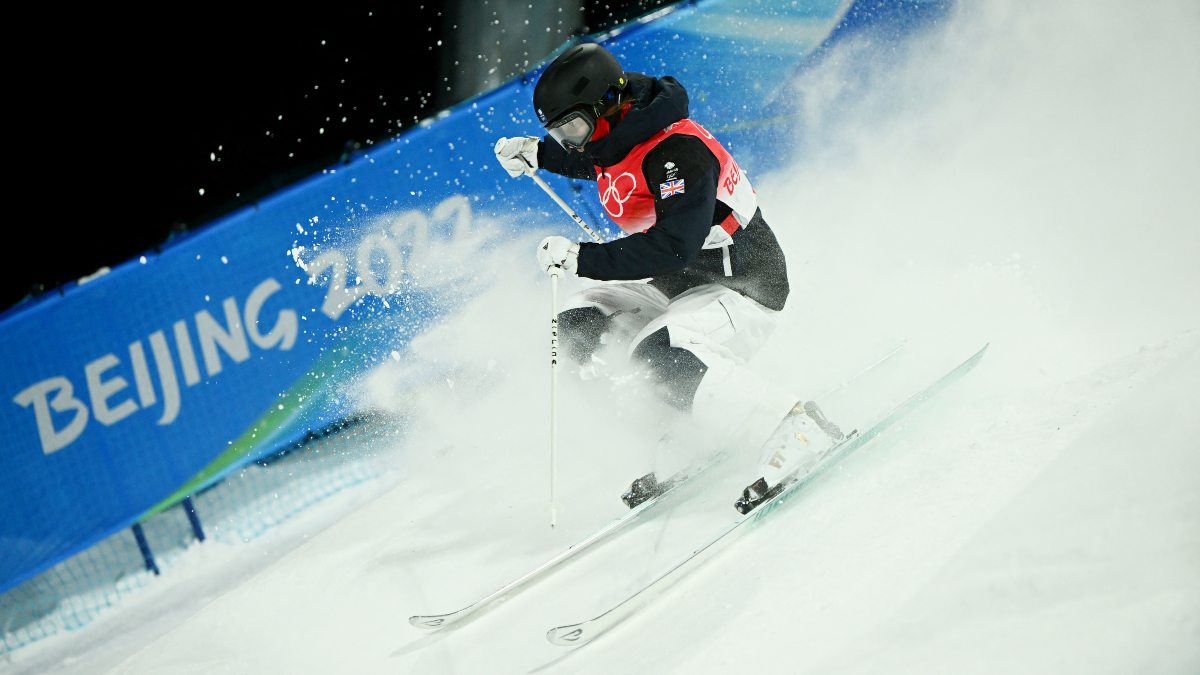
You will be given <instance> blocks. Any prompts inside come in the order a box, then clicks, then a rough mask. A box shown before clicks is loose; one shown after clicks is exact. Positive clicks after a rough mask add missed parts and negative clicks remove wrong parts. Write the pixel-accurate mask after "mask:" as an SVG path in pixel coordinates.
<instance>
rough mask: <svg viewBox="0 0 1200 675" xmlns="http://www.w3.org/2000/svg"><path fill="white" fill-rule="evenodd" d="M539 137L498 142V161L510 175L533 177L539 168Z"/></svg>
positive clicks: (496, 150) (503, 139)
mask: <svg viewBox="0 0 1200 675" xmlns="http://www.w3.org/2000/svg"><path fill="white" fill-rule="evenodd" d="M539 140H541V139H539V138H538V137H537V136H517V137H516V138H501V139H500V140H498V141H496V148H495V152H496V159H498V160H500V166H503V167H504V170H505V171H507V172H508V175H510V176H512V177H513V178H516V177H517V176H520V175H521V174H523V173H524V174H528V175H530V176H532V175H533V171H534V169H536V168H537V165H538V161H537V152H538V141H539Z"/></svg>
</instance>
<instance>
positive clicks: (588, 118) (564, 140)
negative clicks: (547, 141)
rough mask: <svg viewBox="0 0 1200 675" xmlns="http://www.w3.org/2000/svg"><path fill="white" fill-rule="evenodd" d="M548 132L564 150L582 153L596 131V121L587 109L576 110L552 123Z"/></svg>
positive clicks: (547, 128)
mask: <svg viewBox="0 0 1200 675" xmlns="http://www.w3.org/2000/svg"><path fill="white" fill-rule="evenodd" d="M546 131H547V132H548V133H549V134H550V137H551V138H553V139H554V140H556V141H558V144H559V145H561V146H562V147H563V148H564V149H566V150H578V151H581V152H582V151H583V146H585V145H587V142H588V141H589V140H591V138H592V133H593V132H595V131H596V119H595V118H594V117H593V116H592V115H591V114H590V111H588V110H587V109H581V110H576V111H574V112H571V113H567V114H566V115H564V116H562V117H561V118H559V119H558V120H556V121H555V122H553V123H551V124H550V126H548V127H546Z"/></svg>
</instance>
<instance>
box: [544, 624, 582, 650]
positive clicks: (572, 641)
mask: <svg viewBox="0 0 1200 675" xmlns="http://www.w3.org/2000/svg"><path fill="white" fill-rule="evenodd" d="M546 639H547V640H549V641H550V643H551V644H556V645H558V646H560V647H576V646H579V645H582V644H585V643H587V642H588V641H589V640H591V639H592V637H591V635H589V634H588V633H587V632H586V631H584V630H583V628H582V627H581V626H559V627H558V628H551V629H550V630H548V631H546Z"/></svg>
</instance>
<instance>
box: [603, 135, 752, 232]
mask: <svg viewBox="0 0 1200 675" xmlns="http://www.w3.org/2000/svg"><path fill="white" fill-rule="evenodd" d="M673 134H687V135H688V136H695V137H696V138H699V139H700V140H701V141H702V142H703V143H704V145H705V146H707V147H708V149H709V151H710V152H712V153H713V155H714V156H716V158H717V160H718V161H719V162H720V163H721V175H720V178H719V179H718V181H717V199H718V200H720V201H722V202H724V203H725V204H726V205H728V206H729V208H730V209H731V213H730V214H729V217H727V218H726V219H725V220H724V221H722V222H721V223H720V225H719V226H716V225H714V226H713V230H714V231H713V232H712V233H711V234H710V235H709V238H708V242H706V244H705V248H710V247H712V246H720V245H722V244H723V243H727V242H728V240H729V235H732V234H733V233H734V232H735V231H736V230H737V229H738V228H739V227H745V226H746V223H749V222H750V219H751V218H753V217H754V212H755V210H756V209H757V208H758V198H757V196H756V195H755V193H754V187H753V186H751V185H750V180H749V179H748V178H747V177H746V175H745V174H743V173H742V170H741V168H740V167H738V165H737V162H736V161H734V159H733V155H730V154H729V151H728V150H726V149H725V148H724V146H722V145H721V144H720V143H718V142H717V139H715V138H713V135H712V134H710V133H708V130H707V129H705V128H704V127H702V126H700V125H699V124H696V123H695V122H693V121H692V120H688V119H684V120H680V121H678V122H675V123H674V124H672V125H671V126H669V127H667V128H666V129H663V130H662V131H660V132H658V133H656V134H654V135H653V136H651V137H650V138H647V139H646V140H645V141H642V142H641V143H639V144H638V145H637V146H635V147H634V148H633V150H631V151H630V152H629V154H628V155H626V156H625V158H624V159H622V160H621V161H620V162H618V163H617V164H615V165H613V166H610V167H600V166H597V167H596V189H597V190H598V191H599V192H600V203H601V204H603V205H604V210H605V211H607V212H608V215H609V216H610V217H611V218H612V219H613V220H614V221H615V222H616V223H617V225H619V226H620V227H621V229H622V230H624V231H625V232H627V233H629V234H632V233H635V232H644V231H645V230H647V229H649V228H650V227H651V226H653V225H654V223H655V214H654V197H655V195H656V194H657V195H660V196H661V197H669V196H671V195H675V194H680V193H684V192H686V190H687V185H686V184H685V181H684V180H683V179H673V178H672V175H673V174H672V173H671V171H670V165H668V167H667V168H668V173H667V181H666V182H665V183H661V184H659V185H647V184H646V177H645V176H644V175H642V160H643V159H645V157H646V153H648V152H650V151H651V150H653V149H654V147H655V146H657V145H658V144H659V143H661V142H662V140H663V139H665V138H667V137H668V136H671V135H673ZM718 230H719V232H718Z"/></svg>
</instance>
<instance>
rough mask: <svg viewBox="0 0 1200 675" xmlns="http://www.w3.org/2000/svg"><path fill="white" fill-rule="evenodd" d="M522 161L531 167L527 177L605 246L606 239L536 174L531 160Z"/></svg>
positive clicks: (598, 242) (589, 234) (594, 239)
mask: <svg viewBox="0 0 1200 675" xmlns="http://www.w3.org/2000/svg"><path fill="white" fill-rule="evenodd" d="M521 160H522V161H524V162H525V165H526V166H528V167H529V172H528V173H526V174H525V175H526V176H529V177H530V178H532V179H533V182H535V183H537V184H538V187H540V188H542V190H544V191H545V192H546V194H548V195H550V198H551V199H553V200H554V203H555V204H558V205H559V206H560V207H562V210H563V211H566V212H567V215H568V216H571V220H574V221H575V224H576V225H578V226H580V227H582V228H583V231H584V232H587V233H588V236H589V237H591V238H592V241H594V242H596V243H597V244H603V243H604V237H601V236H600V235H599V234H597V233H596V231H595V230H593V229H592V228H591V226H590V225H588V224H587V223H585V222H583V218H580V217H579V214H578V213H575V209H572V208H571V207H570V206H568V205H567V203H566V202H564V201H563V199H562V197H559V196H558V193H557V192H555V191H554V188H552V187H550V185H549V184H548V183H547V182H546V181H544V180H542V177H541V176H539V175H537V174H536V173H534V171H536V169H534V168H533V165H532V164H530V163H529V160H527V159H525V158H524V157H522V158H521Z"/></svg>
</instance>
